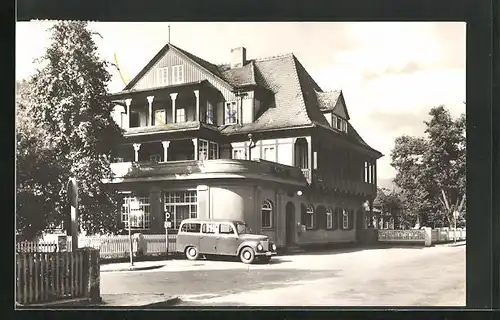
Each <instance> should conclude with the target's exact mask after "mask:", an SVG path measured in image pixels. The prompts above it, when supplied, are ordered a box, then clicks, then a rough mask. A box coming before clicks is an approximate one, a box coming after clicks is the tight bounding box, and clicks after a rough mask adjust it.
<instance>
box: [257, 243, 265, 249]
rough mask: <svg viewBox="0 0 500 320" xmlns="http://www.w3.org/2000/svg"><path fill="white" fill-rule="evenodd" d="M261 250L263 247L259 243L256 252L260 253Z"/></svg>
mask: <svg viewBox="0 0 500 320" xmlns="http://www.w3.org/2000/svg"><path fill="white" fill-rule="evenodd" d="M263 249H264V247H263V246H262V245H261V244H260V243H259V244H258V245H257V250H259V251H262V250H263Z"/></svg>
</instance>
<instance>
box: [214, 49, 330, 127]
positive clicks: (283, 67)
mask: <svg viewBox="0 0 500 320" xmlns="http://www.w3.org/2000/svg"><path fill="white" fill-rule="evenodd" d="M253 63H254V65H255V80H256V82H257V84H258V85H260V86H262V87H264V88H266V89H268V90H269V91H271V92H272V93H273V94H274V101H273V103H271V104H270V105H268V106H264V107H265V111H264V113H262V114H261V115H260V116H259V117H258V118H257V119H256V120H255V121H254V122H253V123H247V124H243V125H233V126H227V127H223V128H222V132H223V133H227V134H230V133H240V132H250V131H255V130H272V129H281V128H287V127H300V126H307V125H311V124H312V122H311V119H309V116H308V112H307V107H306V104H305V102H304V97H303V94H302V89H301V86H300V83H299V77H298V74H297V68H296V67H295V57H294V56H293V55H292V54H288V55H284V56H277V57H271V58H266V59H259V60H254V61H253ZM325 121H326V120H325Z"/></svg>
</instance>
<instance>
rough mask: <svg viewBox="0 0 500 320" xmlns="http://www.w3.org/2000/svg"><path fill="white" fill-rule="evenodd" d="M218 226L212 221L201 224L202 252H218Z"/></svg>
mask: <svg viewBox="0 0 500 320" xmlns="http://www.w3.org/2000/svg"><path fill="white" fill-rule="evenodd" d="M217 227H218V225H217V224H216V223H210V222H206V223H203V225H202V226H201V235H200V253H204V254H217V237H218V234H217Z"/></svg>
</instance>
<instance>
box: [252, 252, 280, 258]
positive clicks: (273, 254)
mask: <svg viewBox="0 0 500 320" xmlns="http://www.w3.org/2000/svg"><path fill="white" fill-rule="evenodd" d="M276 254H277V253H276V252H273V251H265V252H256V253H255V255H256V256H258V257H271V256H275V255H276Z"/></svg>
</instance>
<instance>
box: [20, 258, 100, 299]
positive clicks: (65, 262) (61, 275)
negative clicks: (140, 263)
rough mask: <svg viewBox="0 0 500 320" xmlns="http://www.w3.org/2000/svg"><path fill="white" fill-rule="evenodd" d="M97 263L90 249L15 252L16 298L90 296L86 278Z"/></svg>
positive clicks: (93, 270) (97, 260)
mask: <svg viewBox="0 0 500 320" xmlns="http://www.w3.org/2000/svg"><path fill="white" fill-rule="evenodd" d="M94 256H95V257H94ZM98 265H99V259H98V253H97V252H96V251H95V254H94V255H92V254H91V251H90V250H78V251H75V252H55V253H54V252H51V253H48V252H35V253H33V252H21V253H17V254H16V302H18V303H20V304H23V305H25V304H37V303H44V302H52V301H58V300H66V299H75V298H82V297H90V290H91V289H90V288H89V283H91V282H92V281H90V282H89V279H90V277H91V276H92V274H95V269H97V270H98V269H99V267H98ZM97 272H98V271H97ZM97 279H98V278H97ZM97 281H98V280H97ZM97 286H98V284H97Z"/></svg>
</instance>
